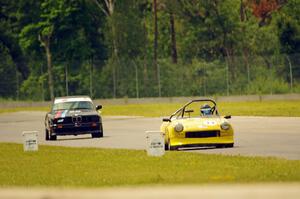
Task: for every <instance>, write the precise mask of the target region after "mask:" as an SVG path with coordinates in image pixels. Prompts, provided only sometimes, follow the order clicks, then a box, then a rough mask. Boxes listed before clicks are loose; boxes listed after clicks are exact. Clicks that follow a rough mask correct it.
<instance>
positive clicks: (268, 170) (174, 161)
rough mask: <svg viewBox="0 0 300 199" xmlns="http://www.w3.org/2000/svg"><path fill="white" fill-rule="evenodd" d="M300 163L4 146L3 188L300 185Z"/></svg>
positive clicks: (0, 161)
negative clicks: (26, 149) (37, 149)
mask: <svg viewBox="0 0 300 199" xmlns="http://www.w3.org/2000/svg"><path fill="white" fill-rule="evenodd" d="M299 181H300V161H298V160H284V159H276V158H261V157H242V156H222V155H208V154H196V153H186V152H167V153H166V155H165V156H163V157H161V158H157V157H148V156H147V155H146V153H145V152H144V151H141V150H140V151H138V150H120V149H96V148H69V147H57V146H40V149H39V151H38V152H27V153H24V152H23V149H22V145H20V144H8V143H0V187H6V186H55V187H103V186H121V185H146V184H147V185H151V184H168V185H169V184H199V183H200V184H201V183H225V182H226V183H227V182H229V183H250V182H251V183H256V182H299Z"/></svg>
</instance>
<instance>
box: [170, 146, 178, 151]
mask: <svg viewBox="0 0 300 199" xmlns="http://www.w3.org/2000/svg"><path fill="white" fill-rule="evenodd" d="M169 150H170V151H177V150H178V146H169Z"/></svg>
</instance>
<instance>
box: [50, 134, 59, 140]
mask: <svg viewBox="0 0 300 199" xmlns="http://www.w3.org/2000/svg"><path fill="white" fill-rule="evenodd" d="M49 137H50V140H56V139H57V136H56V135H51V134H50V136H49Z"/></svg>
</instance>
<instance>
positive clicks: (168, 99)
mask: <svg viewBox="0 0 300 199" xmlns="http://www.w3.org/2000/svg"><path fill="white" fill-rule="evenodd" d="M198 98H207V97H203V96H199V97H197V96H194V97H160V98H158V97H153V98H118V99H95V100H94V103H95V104H103V105H106V104H108V105H125V104H147V103H185V102H187V101H189V100H192V99H198ZM209 98H213V99H215V100H216V101H217V102H242V101H247V102H255V101H256V102H257V101H290V100H300V94H280V95H240V96H209ZM50 104H51V102H50V101H45V102H28V101H3V102H0V108H17V107H45V106H50Z"/></svg>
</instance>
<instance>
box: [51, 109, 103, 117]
mask: <svg viewBox="0 0 300 199" xmlns="http://www.w3.org/2000/svg"><path fill="white" fill-rule="evenodd" d="M77 115H80V116H88V115H99V113H98V112H97V111H96V110H89V109H76V110H58V111H52V112H51V116H52V117H53V118H65V117H73V116H77Z"/></svg>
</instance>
